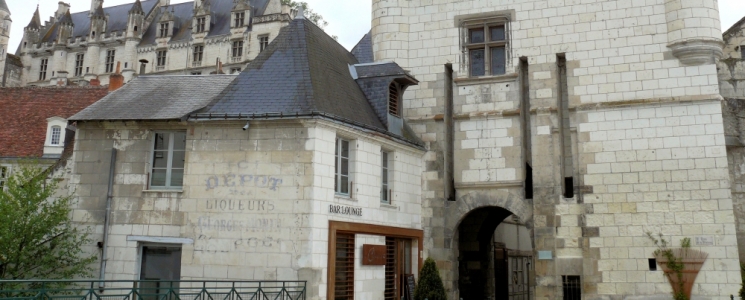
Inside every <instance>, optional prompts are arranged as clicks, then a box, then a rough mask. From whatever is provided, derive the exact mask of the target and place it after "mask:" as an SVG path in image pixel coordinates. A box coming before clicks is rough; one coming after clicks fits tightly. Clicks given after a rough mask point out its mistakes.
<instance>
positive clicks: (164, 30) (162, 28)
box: [159, 23, 170, 38]
mask: <svg viewBox="0 0 745 300" xmlns="http://www.w3.org/2000/svg"><path fill="white" fill-rule="evenodd" d="M169 33H170V32H168V23H160V35H159V36H160V37H162V38H163V37H167V36H168V34H169Z"/></svg>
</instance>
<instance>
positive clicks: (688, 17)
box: [665, 0, 724, 65]
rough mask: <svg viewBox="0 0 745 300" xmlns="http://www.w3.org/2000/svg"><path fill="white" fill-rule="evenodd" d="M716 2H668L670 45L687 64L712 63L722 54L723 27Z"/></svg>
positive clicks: (666, 5) (667, 15) (666, 10)
mask: <svg viewBox="0 0 745 300" xmlns="http://www.w3.org/2000/svg"><path fill="white" fill-rule="evenodd" d="M717 3H718V2H717V1H685V0H668V1H666V2H665V19H666V20H667V39H668V45H667V47H668V48H670V49H672V52H673V55H674V56H675V57H677V58H678V59H679V60H680V62H682V63H683V64H685V65H703V64H713V63H714V60H715V59H717V58H721V57H722V47H723V45H724V42H723V41H722V29H721V22H720V20H719V7H718V6H717Z"/></svg>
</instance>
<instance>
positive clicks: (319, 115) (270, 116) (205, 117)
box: [188, 111, 426, 150]
mask: <svg viewBox="0 0 745 300" xmlns="http://www.w3.org/2000/svg"><path fill="white" fill-rule="evenodd" d="M285 119H327V120H330V121H334V122H339V123H344V124H345V125H352V126H354V127H357V128H358V129H361V130H363V131H372V132H376V133H380V134H382V135H385V136H388V137H390V138H391V139H393V140H395V141H397V142H400V143H404V144H408V145H410V146H412V147H414V148H417V149H419V150H426V149H425V148H424V145H421V144H419V143H416V142H414V141H410V140H408V139H406V138H404V137H402V136H399V135H396V134H392V133H390V132H388V131H386V130H383V129H380V128H376V127H373V126H369V125H365V124H362V123H359V122H356V121H352V120H349V119H345V118H340V117H338V116H335V115H331V114H327V113H323V112H317V111H314V112H310V113H302V114H300V113H296V114H289V115H288V114H283V113H263V114H251V115H248V114H246V115H244V114H205V113H202V114H194V115H191V116H190V117H189V118H188V121H190V122H205V121H220V120H285Z"/></svg>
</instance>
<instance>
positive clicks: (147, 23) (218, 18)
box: [0, 0, 295, 86]
mask: <svg viewBox="0 0 745 300" xmlns="http://www.w3.org/2000/svg"><path fill="white" fill-rule="evenodd" d="M4 1H5V0H0V21H2V23H0V24H2V26H0V56H1V57H2V58H0V74H4V75H3V76H2V78H5V77H8V78H9V79H8V80H4V81H3V82H6V81H7V83H6V84H3V85H1V86H27V85H30V86H45V85H57V84H58V83H59V82H60V81H63V82H65V83H67V81H70V82H72V83H77V84H81V85H85V84H86V83H87V82H88V81H90V80H91V79H93V78H96V77H98V78H99V80H100V81H101V84H103V85H106V84H108V78H109V76H110V75H111V74H113V73H114V71H115V66H116V63H117V62H121V63H122V68H123V70H122V75H124V79H125V82H127V81H129V80H131V79H132V78H133V77H134V76H135V75H142V74H159V75H201V74H205V75H207V74H210V73H211V72H220V71H216V70H217V68H219V64H221V65H222V67H223V69H224V72H225V73H235V72H239V71H240V70H242V69H243V68H244V67H245V66H246V64H247V63H249V62H250V61H251V60H252V59H254V58H255V57H256V56H257V55H258V54H259V52H261V51H262V50H263V49H264V47H266V46H267V45H268V44H269V42H270V41H271V40H272V39H274V38H275V37H276V36H277V34H278V33H279V29H280V28H281V27H282V26H285V25H287V24H288V23H289V21H290V20H291V19H292V17H293V15H294V14H295V11H293V10H292V9H291V8H290V7H289V6H287V5H282V4H281V2H280V0H252V1H249V0H235V1H234V0H195V1H193V2H186V3H180V4H174V5H170V1H169V0H144V1H141V0H135V2H134V3H129V4H124V5H118V6H112V7H103V5H104V3H103V2H104V1H103V0H91V6H90V10H89V11H83V12H78V13H71V12H70V5H69V4H67V3H64V2H59V7H58V9H57V11H56V12H55V14H54V16H51V17H50V18H49V20H48V21H44V22H42V21H41V16H40V15H39V10H38V8H37V10H36V12H35V13H34V15H33V17H32V18H31V21H30V22H29V24H28V25H27V26H26V27H25V28H24V35H23V40H22V41H21V43H20V45H19V46H18V49H17V50H16V55H17V56H13V55H8V56H7V57H6V55H5V54H4V53H5V52H6V51H7V50H5V49H7V48H8V37H7V36H8V32H9V31H10V25H11V20H10V11H9V10H8V8H7V5H6V3H5V2H4ZM6 61H7V62H6ZM19 65H20V67H19ZM21 68H22V72H19V71H20V70H21ZM3 69H5V70H6V71H5V72H4V71H3ZM6 73H7V74H6Z"/></svg>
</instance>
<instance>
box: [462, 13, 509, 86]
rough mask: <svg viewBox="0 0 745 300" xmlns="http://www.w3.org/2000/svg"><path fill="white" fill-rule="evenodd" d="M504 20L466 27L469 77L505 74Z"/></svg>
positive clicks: (505, 41)
mask: <svg viewBox="0 0 745 300" xmlns="http://www.w3.org/2000/svg"><path fill="white" fill-rule="evenodd" d="M505 28H506V27H505V21H504V20H494V19H492V20H486V21H480V22H471V23H470V24H468V25H467V37H466V48H467V50H468V60H469V68H470V74H471V76H484V75H502V74H505V73H506V65H507V37H506V30H505Z"/></svg>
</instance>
